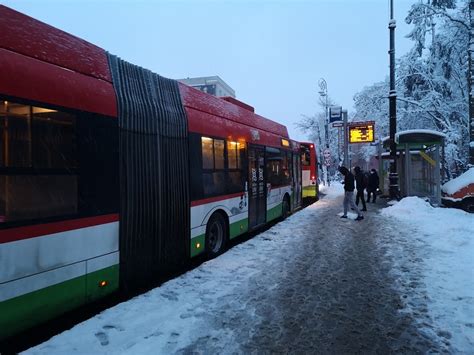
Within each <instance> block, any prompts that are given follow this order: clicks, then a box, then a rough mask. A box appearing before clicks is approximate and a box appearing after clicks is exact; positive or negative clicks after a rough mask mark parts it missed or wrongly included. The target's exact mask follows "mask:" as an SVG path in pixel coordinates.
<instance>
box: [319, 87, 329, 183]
mask: <svg viewBox="0 0 474 355" xmlns="http://www.w3.org/2000/svg"><path fill="white" fill-rule="evenodd" d="M319 88H320V89H321V90H320V91H319V94H320V95H321V96H326V101H325V104H324V108H325V111H326V112H325V117H324V139H325V141H326V149H328V148H329V139H328V136H329V134H328V85H327V83H326V80H324V79H323V78H321V79H319ZM323 171H324V180H325V182H326V184H329V176H328V173H329V167H328V166H327V165H326V162H324V164H323Z"/></svg>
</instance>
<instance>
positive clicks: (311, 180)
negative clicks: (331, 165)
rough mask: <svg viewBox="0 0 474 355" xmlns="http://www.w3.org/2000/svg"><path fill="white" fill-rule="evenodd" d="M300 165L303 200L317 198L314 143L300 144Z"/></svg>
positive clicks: (316, 166) (317, 186) (316, 165)
mask: <svg viewBox="0 0 474 355" xmlns="http://www.w3.org/2000/svg"><path fill="white" fill-rule="evenodd" d="M300 146H301V165H302V169H303V182H302V184H303V198H304V199H309V200H317V199H318V198H319V185H318V160H317V156H316V148H315V145H314V143H309V142H301V143H300Z"/></svg>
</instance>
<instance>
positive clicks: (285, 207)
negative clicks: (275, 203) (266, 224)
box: [281, 196, 290, 220]
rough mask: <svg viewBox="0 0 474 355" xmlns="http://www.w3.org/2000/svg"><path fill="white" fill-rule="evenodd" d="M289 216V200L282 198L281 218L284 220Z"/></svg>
mask: <svg viewBox="0 0 474 355" xmlns="http://www.w3.org/2000/svg"><path fill="white" fill-rule="evenodd" d="M289 214H290V199H289V198H288V196H285V197H284V198H283V203H282V205H281V218H282V219H283V220H285V219H286V218H287V217H288V216H289Z"/></svg>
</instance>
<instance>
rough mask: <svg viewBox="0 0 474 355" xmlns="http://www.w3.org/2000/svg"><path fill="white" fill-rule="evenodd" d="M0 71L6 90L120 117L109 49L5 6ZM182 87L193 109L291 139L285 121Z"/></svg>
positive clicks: (1, 89) (0, 12) (0, 85)
mask: <svg viewBox="0 0 474 355" xmlns="http://www.w3.org/2000/svg"><path fill="white" fill-rule="evenodd" d="M0 71H1V72H2V73H3V74H2V75H3V77H2V80H1V81H0V93H1V94H4V95H7V96H13V97H24V98H29V99H31V100H33V101H38V102H44V103H49V104H52V105H56V106H62V107H69V108H72V109H79V110H83V111H89V112H95V113H100V114H105V115H108V116H113V117H116V116H117V104H116V96H115V91H114V88H113V85H112V77H111V73H110V69H109V63H108V59H107V53H106V51H105V50H103V49H102V48H100V47H98V46H96V45H94V44H91V43H89V42H87V41H85V40H83V39H81V38H78V37H76V36H73V35H71V34H69V33H67V32H64V31H62V30H60V29H57V28H55V27H53V26H50V25H48V24H45V23H43V22H41V21H38V20H36V19H34V18H32V17H29V16H27V15H24V14H22V13H20V12H17V11H15V10H13V9H10V8H8V7H6V6H3V5H0ZM179 87H180V92H181V96H182V100H183V104H184V105H185V106H187V107H189V108H193V109H195V110H199V111H202V112H207V113H209V114H212V115H216V116H218V117H221V118H224V119H227V120H230V121H232V122H236V123H240V124H243V125H246V126H249V127H253V128H255V129H258V130H263V131H266V132H269V133H272V134H275V135H278V136H280V137H283V138H288V131H287V129H286V127H285V126H284V125H281V124H279V123H277V122H274V121H271V120H269V119H267V118H264V117H262V116H259V115H257V114H255V113H254V112H253V107H251V106H249V105H247V104H245V103H243V102H240V101H238V100H236V99H228V98H224V99H221V98H218V97H215V96H212V95H208V94H205V93H202V92H200V91H199V90H196V89H193V88H191V87H188V86H186V85H185V84H182V83H179ZM190 119H192V117H190Z"/></svg>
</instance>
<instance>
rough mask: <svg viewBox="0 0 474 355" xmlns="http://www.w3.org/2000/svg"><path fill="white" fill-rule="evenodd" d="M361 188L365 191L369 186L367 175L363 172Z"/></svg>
mask: <svg viewBox="0 0 474 355" xmlns="http://www.w3.org/2000/svg"><path fill="white" fill-rule="evenodd" d="M362 185H363V186H362V187H363V188H364V189H366V188H367V187H368V186H369V173H367V172H364V173H363V175H362Z"/></svg>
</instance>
